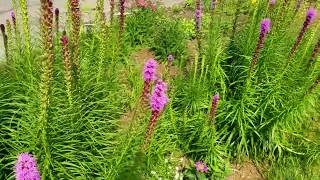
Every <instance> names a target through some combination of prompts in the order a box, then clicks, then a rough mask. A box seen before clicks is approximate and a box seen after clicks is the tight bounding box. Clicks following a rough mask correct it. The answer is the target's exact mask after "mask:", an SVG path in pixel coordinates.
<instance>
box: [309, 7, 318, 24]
mask: <svg viewBox="0 0 320 180" xmlns="http://www.w3.org/2000/svg"><path fill="white" fill-rule="evenodd" d="M316 16H317V11H316V10H315V9H314V8H312V7H310V8H309V9H308V12H307V20H308V21H309V22H310V23H311V22H312V21H313V20H314V19H315V17H316Z"/></svg>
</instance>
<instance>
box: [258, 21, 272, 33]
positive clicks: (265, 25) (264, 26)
mask: <svg viewBox="0 0 320 180" xmlns="http://www.w3.org/2000/svg"><path fill="white" fill-rule="evenodd" d="M270 26H271V20H270V19H269V18H266V19H263V20H262V21H261V26H260V32H261V33H262V34H266V33H269V32H270Z"/></svg>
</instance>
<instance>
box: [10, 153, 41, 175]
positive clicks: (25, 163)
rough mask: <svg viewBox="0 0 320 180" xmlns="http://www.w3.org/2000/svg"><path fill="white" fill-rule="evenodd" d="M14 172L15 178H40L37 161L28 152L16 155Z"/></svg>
mask: <svg viewBox="0 0 320 180" xmlns="http://www.w3.org/2000/svg"><path fill="white" fill-rule="evenodd" d="M15 173H16V180H29V179H30V180H41V177H40V173H39V170H38V168H37V162H36V160H35V158H34V157H33V156H32V155H30V154H28V153H22V154H20V155H19V156H18V160H17V162H16V166H15Z"/></svg>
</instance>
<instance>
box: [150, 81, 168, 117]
mask: <svg viewBox="0 0 320 180" xmlns="http://www.w3.org/2000/svg"><path fill="white" fill-rule="evenodd" d="M166 93H167V84H166V83H165V82H163V81H162V80H157V81H156V85H155V87H154V90H153V93H152V96H151V98H150V106H151V109H152V111H153V112H161V111H162V110H163V108H164V107H165V105H166V104H167V103H168V97H167V95H166Z"/></svg>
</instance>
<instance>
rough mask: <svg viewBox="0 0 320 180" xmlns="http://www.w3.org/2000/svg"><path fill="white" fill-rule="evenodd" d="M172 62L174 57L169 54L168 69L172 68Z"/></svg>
mask: <svg viewBox="0 0 320 180" xmlns="http://www.w3.org/2000/svg"><path fill="white" fill-rule="evenodd" d="M173 60H174V57H173V55H172V54H170V55H169V56H168V67H170V66H172V63H173Z"/></svg>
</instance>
